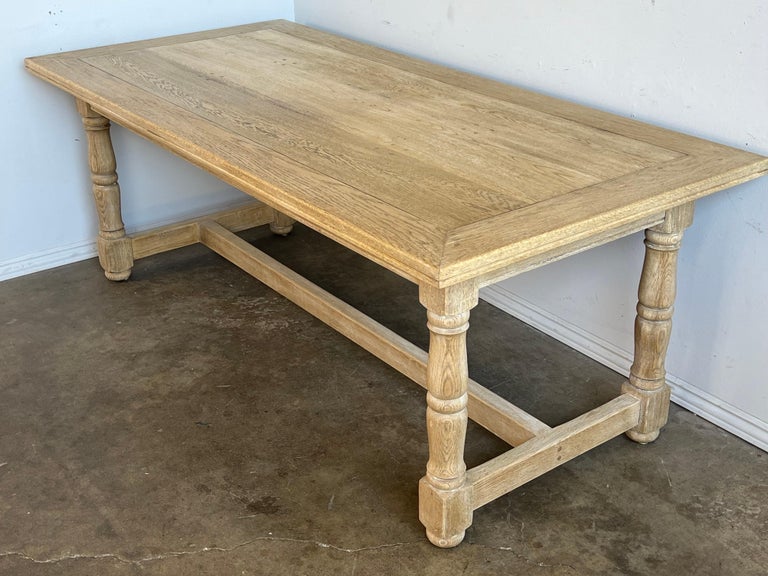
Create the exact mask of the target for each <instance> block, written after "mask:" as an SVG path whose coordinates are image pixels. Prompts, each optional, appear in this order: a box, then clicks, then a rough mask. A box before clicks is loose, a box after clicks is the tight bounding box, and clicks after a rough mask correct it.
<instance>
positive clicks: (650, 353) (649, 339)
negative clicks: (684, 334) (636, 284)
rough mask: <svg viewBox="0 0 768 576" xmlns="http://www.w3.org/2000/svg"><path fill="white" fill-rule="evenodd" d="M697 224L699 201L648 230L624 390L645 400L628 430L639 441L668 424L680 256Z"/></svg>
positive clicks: (647, 439)
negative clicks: (669, 358)
mask: <svg viewBox="0 0 768 576" xmlns="http://www.w3.org/2000/svg"><path fill="white" fill-rule="evenodd" d="M692 222H693V204H692V203H691V204H684V205H682V206H679V207H678V208H675V209H674V210H670V211H669V212H667V215H666V218H665V219H664V221H663V222H662V223H661V224H659V225H657V226H654V227H653V228H649V229H648V230H646V231H645V261H644V262H643V271H642V274H641V276H640V288H639V290H638V304H637V318H636V319H635V358H634V362H633V363H632V367H631V368H630V371H629V372H630V374H629V380H628V381H627V382H626V383H625V384H624V385H623V387H622V392H624V393H625V394H631V395H633V396H636V397H637V398H639V399H640V400H641V402H642V410H641V413H640V414H641V416H640V421H639V423H638V425H637V426H636V427H634V428H633V429H632V430H630V431H629V432H627V436H629V437H630V438H631V439H632V440H634V441H635V442H640V443H641V444H645V443H647V442H652V441H654V440H656V438H657V437H658V435H659V430H661V427H662V426H664V424H666V422H667V415H668V413H669V395H670V389H669V386H668V385H667V382H666V379H665V375H666V372H665V370H664V359H665V358H666V356H667V346H668V345H669V338H670V335H671V333H672V313H673V311H674V304H675V293H676V291H677V254H678V251H679V249H680V243H681V241H682V239H683V231H684V230H685V229H686V228H687V227H688V226H690V225H691V223H692Z"/></svg>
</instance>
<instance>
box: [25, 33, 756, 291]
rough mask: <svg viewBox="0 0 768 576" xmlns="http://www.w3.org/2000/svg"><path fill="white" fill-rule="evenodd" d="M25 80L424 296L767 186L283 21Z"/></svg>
mask: <svg viewBox="0 0 768 576" xmlns="http://www.w3.org/2000/svg"><path fill="white" fill-rule="evenodd" d="M27 67H28V68H29V69H30V70H31V71H32V72H34V73H35V74H37V75H39V76H41V77H43V78H45V79H46V80H48V81H50V82H53V83H54V84H56V85H57V86H60V87H61V88H63V89H65V90H67V91H69V92H71V93H72V94H75V95H76V96H78V97H80V98H82V99H84V100H85V101H87V102H89V103H90V104H91V105H92V106H93V107H94V109H95V110H97V111H98V112H99V113H100V114H103V115H104V116H106V117H108V118H110V119H112V120H114V121H117V122H119V123H121V124H124V125H126V126H127V127H128V128H130V129H133V130H135V131H137V132H138V133H140V134H142V135H143V136H145V137H147V138H149V139H151V140H153V141H155V142H157V143H159V144H160V145H162V146H165V147H166V148H169V149H171V150H173V151H174V152H176V153H178V154H180V155H182V156H183V157H185V158H187V159H188V160H190V161H192V162H194V163H196V164H197V165H199V166H201V167H203V168H205V169H207V170H209V171H210V172H212V173H214V174H215V175H217V176H219V177H220V178H222V179H223V180H225V181H227V182H229V183H231V184H233V185H235V186H237V187H239V188H240V189H242V190H244V191H245V192H247V193H249V194H251V195H253V196H255V197H256V198H258V199H260V200H262V201H264V202H266V203H268V204H270V205H271V206H273V207H274V208H276V209H278V210H280V211H281V212H283V213H285V214H286V215H287V216H289V217H291V218H295V219H298V220H300V221H302V222H305V223H307V224H308V225H310V226H312V227H313V228H315V229H317V230H319V231H321V232H322V233H324V234H326V235H328V236H330V237H332V238H334V239H335V240H337V241H339V242H341V243H342V244H344V245H346V246H349V247H351V248H353V249H354V250H356V251H357V252H360V253H361V254H363V255H365V256H367V257H368V258H370V259H372V260H374V261H376V262H379V263H381V264H382V265H384V266H386V267H388V268H389V269H391V270H393V271H395V272H396V273H398V274H400V275H402V276H404V277H406V278H409V279H411V280H414V281H416V282H419V283H420V284H431V285H434V286H437V287H447V286H450V285H452V284H457V283H462V282H465V281H467V280H472V279H476V278H478V277H481V276H482V277H485V278H486V279H498V278H499V277H500V276H503V274H505V273H506V272H505V271H507V270H509V271H512V272H514V270H517V269H521V268H523V267H524V266H518V264H520V263H522V262H529V263H536V262H540V261H547V260H548V259H551V257H552V256H551V255H555V254H556V255H557V257H561V256H563V255H568V254H571V253H573V252H576V251H578V250H581V249H583V248H584V246H593V245H597V244H599V243H603V242H607V241H609V240H612V239H614V238H616V237H618V236H619V235H621V234H625V233H628V232H627V231H631V230H637V229H641V228H642V227H644V226H645V225H647V223H648V222H651V221H653V220H654V219H655V218H657V217H658V215H659V214H662V213H664V212H665V211H666V210H669V209H672V208H674V207H675V206H678V205H680V204H683V203H687V202H690V201H693V200H695V199H696V198H699V197H701V196H704V195H706V194H711V193H713V192H715V191H717V190H720V189H722V188H725V187H728V186H730V185H733V184H735V183H738V182H741V181H744V180H747V179H750V178H754V177H757V176H759V175H760V174H763V173H765V172H766V171H768V159H765V158H762V157H760V156H757V155H754V154H751V153H748V152H744V151H741V150H736V149H733V148H729V147H726V146H722V145H718V144H714V143H710V142H706V141H703V140H700V139H697V138H692V137H690V136H685V135H681V134H678V133H675V132H672V131H669V130H664V129H661V128H658V127H653V126H649V125H647V124H643V123H639V122H636V121H633V120H630V119H626V118H621V117H619V116H615V115H612V114H608V113H605V112H601V111H596V110H592V109H589V108H587V107H584V106H579V105H577V104H574V103H570V102H564V101H561V100H557V99H554V98H551V97H547V96H543V95H540V94H536V93H533V92H529V91H525V90H522V89H520V88H516V87H513V86H508V85H505V84H502V83H499V82H494V81H491V80H487V79H482V78H477V77H475V76H471V75H469V74H464V73H461V72H457V71H454V70H450V69H447V68H444V67H441V66H437V65H434V64H430V63H427V62H423V61H419V60H415V59H412V58H408V57H405V56H401V55H397V54H393V53H391V52H387V51H384V50H381V49H378V48H374V47H371V46H366V45H364V44H361V43H358V42H353V41H350V40H346V39H343V38H339V37H337V36H333V35H329V34H325V33H322V32H318V31H316V30H311V29H308V28H306V27H303V26H299V25H297V24H293V23H290V22H283V21H277V22H269V23H261V24H258V25H254V26H252V27H251V26H245V27H238V28H234V29H225V30H222V31H220V32H219V33H217V32H215V31H214V32H206V33H199V34H196V35H186V36H181V37H178V38H166V39H161V40H155V41H149V42H146V43H142V42H138V43H131V44H126V45H120V46H117V47H113V48H96V49H92V50H85V51H78V52H74V53H68V54H57V55H51V56H44V57H37V58H31V59H28V60H27Z"/></svg>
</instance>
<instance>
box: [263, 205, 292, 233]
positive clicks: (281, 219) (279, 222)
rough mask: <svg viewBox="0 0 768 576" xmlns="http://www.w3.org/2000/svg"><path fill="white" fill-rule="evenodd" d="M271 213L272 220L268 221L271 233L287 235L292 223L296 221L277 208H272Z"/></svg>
mask: <svg viewBox="0 0 768 576" xmlns="http://www.w3.org/2000/svg"><path fill="white" fill-rule="evenodd" d="M272 214H273V216H272V222H270V223H269V229H270V230H271V231H272V233H273V234H278V235H280V236H288V234H290V233H291V231H292V230H293V224H294V222H296V221H295V220H294V219H293V218H291V217H290V216H286V215H285V214H283V213H282V212H280V211H278V210H273V211H272Z"/></svg>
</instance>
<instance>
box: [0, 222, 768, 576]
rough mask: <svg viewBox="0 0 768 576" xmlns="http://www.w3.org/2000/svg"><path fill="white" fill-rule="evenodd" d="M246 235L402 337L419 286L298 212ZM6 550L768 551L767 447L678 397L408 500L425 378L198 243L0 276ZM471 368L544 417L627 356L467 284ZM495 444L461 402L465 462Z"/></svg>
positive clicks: (349, 565) (672, 569)
mask: <svg viewBox="0 0 768 576" xmlns="http://www.w3.org/2000/svg"><path fill="white" fill-rule="evenodd" d="M247 237H248V239H249V240H251V241H253V242H255V243H256V244H258V245H259V246H260V247H261V248H262V249H264V250H266V251H268V252H270V253H272V254H273V255H275V256H276V257H278V258H279V259H281V260H282V261H284V262H286V263H289V264H290V265H291V266H293V267H295V268H296V269H297V270H299V271H301V272H302V273H304V274H305V275H307V276H308V277H310V278H312V279H313V280H314V281H315V282H317V283H318V284H320V285H321V286H324V287H326V288H327V289H329V290H331V291H332V292H333V293H335V294H336V295H338V296H340V297H341V298H343V299H345V300H347V301H348V302H350V303H352V304H354V305H355V306H358V307H360V308H361V309H363V310H364V311H366V312H367V313H368V314H369V315H371V316H373V317H374V318H376V319H378V320H379V321H381V322H382V323H384V324H386V325H388V326H389V327H391V328H393V329H394V330H396V331H398V332H399V333H400V334H402V335H404V336H406V337H407V338H409V339H411V340H412V341H414V342H415V343H417V344H419V345H421V346H424V345H425V344H426V341H427V332H426V327H425V316H424V311H423V310H422V308H421V306H420V305H419V304H418V301H417V294H416V290H415V288H414V287H413V286H412V285H410V284H409V283H407V282H404V281H402V280H400V279H399V278H396V277H393V276H392V275H390V274H388V273H386V272H384V271H382V270H381V269H380V268H378V267H376V266H375V265H372V264H370V263H367V262H366V261H364V260H362V259H360V258H359V257H357V256H355V255H353V254H351V253H349V252H347V251H345V250H343V249H341V248H339V247H338V246H336V245H334V244H332V243H330V242H328V241H327V240H324V239H322V238H321V237H319V236H317V235H316V234H314V233H312V232H311V231H309V230H307V229H305V228H298V229H297V230H296V232H295V233H294V234H293V235H292V236H291V237H290V238H288V239H283V238H275V237H272V236H271V235H270V234H269V233H268V232H267V231H265V230H263V229H259V230H255V231H251V232H250V233H248V235H247ZM0 336H1V338H0V343H1V344H0V394H2V396H0V398H2V400H1V402H2V403H1V404H0V574H3V575H9V576H10V575H30V576H34V575H46V576H47V575H53V574H78V575H79V574H85V575H88V574H94V575H95V574H99V575H124V574H142V575H143V574H147V575H166V574H174V575H177V574H217V575H228V574H232V575H244V574H270V575H276V574H308V575H309V574H312V575H315V574H334V575H336V574H338V575H342V574H343V575H357V576H362V575H368V574H371V575H372V574H397V575H401V574H402V575H405V574H414V575H420V576H421V575H432V574H440V575H447V574H526V575H528V574H532V575H542V576H544V575H547V576H549V575H581V574H610V575H613V574H622V575H644V574H654V575H664V574H673V575H675V576H683V575H687V574H695V575H697V576H706V575H712V576H715V575H717V576H724V575H734V576H736V575H738V576H749V575H761V576H764V575H765V574H767V573H768V544H766V542H768V456H767V455H766V453H764V452H762V451H760V450H758V449H757V448H754V447H752V446H750V445H748V444H746V443H744V442H742V441H740V440H739V439H737V438H735V437H733V436H731V435H729V434H727V433H725V432H723V431H722V430H720V429H718V428H717V427H715V426H713V425H711V424H709V423H707V422H705V421H704V420H701V419H700V418H697V417H696V416H694V415H693V414H691V413H689V412H687V411H685V410H682V409H679V408H676V407H674V406H673V409H672V413H671V417H670V423H669V424H668V426H667V427H666V428H665V430H664V432H663V434H662V436H661V438H660V439H659V440H658V441H657V442H656V443H654V444H652V445H648V446H638V445H636V444H634V443H632V442H630V441H628V440H626V439H625V438H624V437H620V438H616V439H614V440H612V441H611V442H608V443H607V444H605V445H603V446H601V447H599V448H597V449H596V450H594V451H592V452H590V453H588V454H586V455H584V456H582V457H580V458H578V459H576V460H574V461H572V462H570V463H568V464H566V465H564V466H562V467H561V468H559V469H557V470H555V471H553V472H550V473H549V474H546V475H545V476H543V477H541V478H539V479H537V480H535V481H533V482H531V483H529V484H527V485H525V486H523V487H521V488H520V489H518V490H517V491H515V492H513V493H512V494H510V495H508V496H506V497H504V498H501V499H499V500H497V501H495V502H493V503H491V504H489V505H487V506H486V507H484V508H482V509H480V510H478V511H477V512H476V513H475V520H474V525H473V526H472V528H471V529H470V530H469V531H468V532H467V537H466V540H465V542H464V543H463V544H462V545H460V546H459V547H458V548H455V549H452V550H439V549H437V548H434V547H432V546H431V545H430V544H429V543H428V542H427V541H426V539H425V538H424V536H423V530H422V527H421V525H420V524H419V522H418V519H417V501H416V486H417V482H418V479H419V478H420V477H421V476H422V474H423V468H424V464H425V461H426V456H427V448H426V442H425V431H424V421H423V415H424V398H423V396H424V395H423V391H422V390H421V389H420V388H419V387H418V386H416V385H415V384H412V383H411V382H409V381H407V380H406V379H405V378H404V377H402V376H400V375H399V374H398V373H396V372H395V371H394V370H392V369H390V368H389V367H387V366H386V365H384V364H383V363H381V362H380V361H378V360H376V359H375V358H373V357H372V356H370V355H369V354H368V353H366V352H365V351H363V350H362V349H360V348H358V347H357V346H356V345H354V344H352V343H351V342H349V341H347V340H346V339H345V338H344V337H342V336H340V335H338V334H336V333H335V332H333V331H332V330H330V329H329V328H327V327H325V326H324V325H323V324H322V323H320V322H319V321H317V320H315V319H314V318H312V317H311V316H309V315H307V314H306V313H304V312H303V311H301V310H300V309H298V308H297V307H295V306H294V305H292V304H291V303H289V302H287V301H286V300H285V299H283V298H282V297H280V296H278V295H276V294H275V293H273V292H272V291H271V290H269V289H267V288H265V287H264V286H262V285H261V284H259V283H258V282H256V281H254V280H253V279H252V278H250V277H249V276H247V275H246V274H245V273H243V272H241V271H240V270H239V269H237V268H235V267H234V266H232V265H231V264H229V263H227V262H225V261H223V260H222V259H220V258H219V257H218V256H216V255H214V254H212V253H210V252H209V251H207V250H206V249H205V248H202V247H190V248H185V249H182V250H178V251H175V252H172V253H167V254H164V255H159V256H155V257H152V258H149V259H146V260H142V261H140V262H139V263H137V265H136V268H135V269H134V275H133V278H132V280H130V281H129V282H125V283H119V284H114V283H110V282H108V281H107V280H105V279H104V278H103V276H102V275H101V273H100V270H99V269H98V264H97V263H96V261H95V260H90V261H86V262H81V263H78V264H73V265H70V266H65V267H62V268H59V269H55V270H50V271H47V272H43V273H39V274H33V275H30V276H27V277H23V278H18V279H14V280H9V281H6V282H3V283H1V284H0ZM469 348H470V352H469V353H470V372H471V374H472V376H473V377H474V378H475V379H476V380H478V381H480V382H481V383H485V384H486V385H491V387H492V388H493V389H494V390H495V391H496V392H497V393H500V394H502V395H504V396H506V397H508V398H510V399H511V400H512V401H514V402H515V403H516V404H518V405H519V406H521V407H522V408H524V409H526V410H528V411H530V412H532V413H533V414H534V415H536V416H538V417H540V418H541V419H542V420H544V421H545V422H547V423H549V424H551V425H554V424H559V423H561V422H563V421H565V420H568V419H570V418H572V417H574V416H577V415H579V414H580V413H582V412H584V411H586V410H588V409H589V408H592V407H594V406H597V405H598V404H600V403H602V402H604V401H607V400H608V399H610V398H611V397H612V396H613V395H614V394H615V393H616V390H617V389H618V386H619V384H620V382H621V377H620V376H618V375H617V374H615V373H614V372H612V371H610V370H608V369H606V368H604V367H602V366H600V365H598V364H596V363H595V362H592V361H591V360H589V359H587V358H585V357H584V356H582V355H580V354H578V353H576V352H574V351H572V350H570V349H568V348H566V347H564V346H563V345H561V344H559V343H557V342H555V341H553V340H552V339H550V338H548V337H546V336H544V335H542V334H540V333H539V332H537V331H535V330H533V329H531V328H529V327H527V326H525V325H523V324H521V323H520V322H517V321H515V320H514V319H512V318H510V317H509V316H507V315H506V314H504V313H502V312H500V311H499V310H497V309H495V308H493V307H492V306H490V305H488V304H485V303H481V304H480V305H479V306H478V308H476V309H475V310H474V311H473V314H472V328H471V329H470V332H469ZM504 449H505V445H504V444H503V443H502V442H500V441H498V440H496V439H495V438H493V437H492V436H491V435H489V434H488V433H486V432H485V431H483V430H482V429H480V428H478V427H475V426H471V429H470V432H469V435H468V441H467V462H468V464H469V465H470V466H471V465H474V464H477V463H479V462H481V461H483V460H485V459H487V458H489V457H491V456H493V455H495V454H498V453H500V452H501V451H503V450H504Z"/></svg>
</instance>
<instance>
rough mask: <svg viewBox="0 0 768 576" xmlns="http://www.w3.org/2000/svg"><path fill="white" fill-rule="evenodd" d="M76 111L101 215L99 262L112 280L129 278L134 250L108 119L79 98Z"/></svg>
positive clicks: (99, 214) (98, 210)
mask: <svg viewBox="0 0 768 576" xmlns="http://www.w3.org/2000/svg"><path fill="white" fill-rule="evenodd" d="M77 110H78V112H79V113H80V116H82V119H83V126H84V127H85V134H86V137H87V139H88V164H89V167H90V169H91V182H92V183H93V198H94V200H95V201H96V212H97V214H98V217H99V238H98V249H99V262H100V263H101V267H102V268H103V269H104V275H105V276H106V277H107V278H109V279H110V280H127V279H128V277H129V276H130V275H131V268H133V249H132V246H131V239H130V238H128V237H127V236H126V235H125V226H124V225H123V219H122V216H121V214H120V186H119V184H118V183H117V162H116V161H115V152H114V150H113V149H112V139H111V138H110V135H109V120H108V119H106V118H105V117H104V116H102V115H101V114H99V113H98V112H96V111H94V110H93V108H91V107H90V105H89V104H88V103H86V102H83V101H82V100H77Z"/></svg>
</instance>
